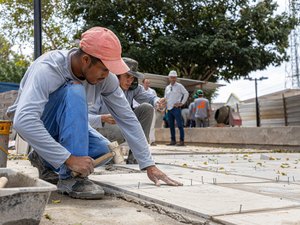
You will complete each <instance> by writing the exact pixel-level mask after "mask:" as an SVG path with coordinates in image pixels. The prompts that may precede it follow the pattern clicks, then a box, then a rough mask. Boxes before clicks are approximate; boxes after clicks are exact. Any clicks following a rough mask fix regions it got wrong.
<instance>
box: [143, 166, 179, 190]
mask: <svg viewBox="0 0 300 225" xmlns="http://www.w3.org/2000/svg"><path fill="white" fill-rule="evenodd" d="M146 170H147V175H148V177H149V179H150V180H152V181H153V182H154V183H155V185H156V186H160V180H161V181H163V182H165V183H166V184H167V185H170V186H182V185H183V184H182V183H180V182H178V181H176V180H173V179H171V178H169V177H168V176H167V175H166V174H165V173H163V172H162V171H161V170H159V169H158V168H157V167H156V166H149V167H147V168H146Z"/></svg>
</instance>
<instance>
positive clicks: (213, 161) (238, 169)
mask: <svg viewBox="0 0 300 225" xmlns="http://www.w3.org/2000/svg"><path fill="white" fill-rule="evenodd" d="M262 158H263V159H262ZM266 158H270V159H272V160H268V159H266ZM154 159H155V161H156V162H158V163H164V164H169V165H178V166H185V167H190V168H199V169H204V170H209V171H219V172H225V173H228V174H235V175H244V176H249V177H257V178H264V179H269V180H273V181H275V180H276V179H278V178H279V180H281V181H286V182H287V181H294V182H297V183H299V182H300V166H299V165H300V154H299V153H288V154H281V153H273V154H269V155H267V154H222V155H215V154H212V155H192V154H187V155H175V154H170V155H154Z"/></svg>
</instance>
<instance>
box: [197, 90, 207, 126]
mask: <svg viewBox="0 0 300 225" xmlns="http://www.w3.org/2000/svg"><path fill="white" fill-rule="evenodd" d="M196 95H197V96H198V98H197V99H195V101H194V104H195V106H194V108H195V121H196V127H208V126H209V117H210V106H209V101H208V100H207V99H206V98H204V97H203V91H202V90H201V89H199V90H197V92H196Z"/></svg>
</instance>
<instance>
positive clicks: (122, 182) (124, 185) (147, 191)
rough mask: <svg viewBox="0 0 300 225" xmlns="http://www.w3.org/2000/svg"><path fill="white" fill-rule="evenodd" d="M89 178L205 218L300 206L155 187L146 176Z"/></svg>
mask: <svg viewBox="0 0 300 225" xmlns="http://www.w3.org/2000/svg"><path fill="white" fill-rule="evenodd" d="M143 175H144V176H143ZM90 178H91V179H92V180H94V181H96V182H98V183H100V184H102V185H105V186H110V187H112V188H114V189H116V190H118V191H121V192H125V193H127V194H131V195H133V196H136V197H139V198H143V199H145V200H149V201H151V202H155V203H158V204H162V205H165V206H171V207H172V208H175V209H180V210H184V211H186V212H190V213H192V214H194V215H199V216H203V217H206V218H209V217H211V216H216V215H224V214H230V213H238V212H239V210H240V205H242V208H243V212H247V211H254V210H256V211H257V210H267V209H278V208H286V207H296V206H300V203H297V202H294V201H290V200H285V199H280V198H278V197H269V196H264V195H260V194H255V193H250V192H245V191H241V190H237V189H232V188H226V187H222V186H219V185H212V184H199V183H198V182H194V181H193V185H191V183H190V184H187V182H185V181H184V183H185V185H184V186H182V187H170V186H166V185H164V186H162V187H156V186H155V185H154V184H151V183H150V181H149V180H148V178H147V177H146V176H145V174H116V175H104V176H103V175H101V176H97V175H94V176H91V177H90ZM176 179H177V180H181V179H179V178H176ZM138 182H140V185H138Z"/></svg>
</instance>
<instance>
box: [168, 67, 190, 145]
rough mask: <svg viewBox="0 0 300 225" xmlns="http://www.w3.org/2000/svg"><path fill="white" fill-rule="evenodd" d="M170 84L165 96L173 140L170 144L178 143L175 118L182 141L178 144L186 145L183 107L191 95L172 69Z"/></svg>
mask: <svg viewBox="0 0 300 225" xmlns="http://www.w3.org/2000/svg"><path fill="white" fill-rule="evenodd" d="M168 76H169V81H170V84H169V85H168V86H167V87H166V89H165V98H166V99H167V110H168V120H169V126H170V132H171V142H170V144H169V145H176V136H175V120H176V123H177V127H178V129H179V132H180V142H179V143H178V144H177V145H178V146H184V129H183V120H182V116H181V107H182V105H183V104H184V103H185V102H186V101H187V99H188V97H189V93H188V91H187V90H186V89H185V88H184V86H183V85H182V84H180V83H178V82H177V72H176V71H175V70H171V71H170V73H169V75H168Z"/></svg>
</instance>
